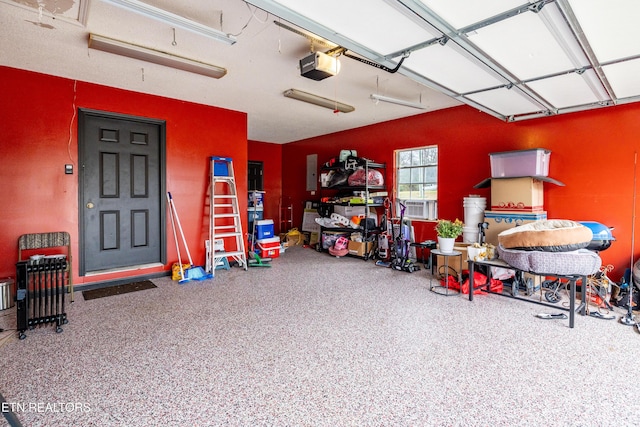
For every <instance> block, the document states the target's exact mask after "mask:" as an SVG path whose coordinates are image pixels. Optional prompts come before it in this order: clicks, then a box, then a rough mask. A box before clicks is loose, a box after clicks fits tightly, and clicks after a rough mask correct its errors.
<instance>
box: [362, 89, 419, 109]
mask: <svg viewBox="0 0 640 427" xmlns="http://www.w3.org/2000/svg"><path fill="white" fill-rule="evenodd" d="M371 99H373V100H375V101H376V102H377V101H382V102H388V103H391V104H397V105H402V106H405V107H411V108H417V109H419V110H426V109H427V107H426V106H424V105H422V104H421V103H418V102H411V101H405V100H404V99H398V98H391V97H390V96H384V95H378V94H375V93H372V94H371Z"/></svg>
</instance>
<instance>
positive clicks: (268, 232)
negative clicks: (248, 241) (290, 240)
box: [256, 219, 275, 240]
mask: <svg viewBox="0 0 640 427" xmlns="http://www.w3.org/2000/svg"><path fill="white" fill-rule="evenodd" d="M274 235H275V231H274V227H273V220H272V219H262V220H259V221H256V239H258V240H262V239H268V238H270V237H273V236H274Z"/></svg>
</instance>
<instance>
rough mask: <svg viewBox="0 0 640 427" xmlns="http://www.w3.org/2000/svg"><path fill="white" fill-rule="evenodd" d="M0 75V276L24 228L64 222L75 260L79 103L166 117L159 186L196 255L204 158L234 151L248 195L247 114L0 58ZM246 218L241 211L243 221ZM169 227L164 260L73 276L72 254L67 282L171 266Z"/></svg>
mask: <svg viewBox="0 0 640 427" xmlns="http://www.w3.org/2000/svg"><path fill="white" fill-rule="evenodd" d="M0 80H1V81H2V94H3V99H4V102H2V103H0V117H2V124H1V125H0V129H1V131H2V133H1V139H0V159H1V160H0V161H1V162H2V163H1V164H2V167H1V168H0V182H1V183H2V185H1V186H0V200H2V201H3V202H2V210H1V212H2V213H1V214H0V220H1V221H2V222H1V224H2V225H1V227H0V277H7V276H15V263H16V261H17V256H18V254H17V241H18V237H19V236H20V235H21V234H25V233H37V232H47V231H68V232H70V233H71V239H72V244H73V248H72V251H73V256H74V259H75V260H77V259H78V255H79V248H78V169H79V165H78V149H77V148H78V142H77V127H78V123H77V120H78V118H77V113H76V112H77V109H78V108H87V109H93V110H103V111H109V112H116V113H122V114H127V115H133V116H143V117H149V118H155V119H161V120H165V121H166V158H167V162H166V167H167V174H166V185H167V190H168V191H171V193H172V195H173V197H174V199H175V201H176V204H177V207H178V210H179V214H180V221H181V223H182V226H183V228H184V232H185V235H186V238H187V242H188V244H189V249H190V251H191V255H192V256H193V259H194V263H195V264H198V265H204V260H205V251H204V239H203V237H206V235H207V233H206V226H203V214H204V203H205V199H206V189H207V185H208V179H209V178H208V173H209V160H208V159H209V157H210V156H213V155H216V156H225V157H232V158H233V161H234V169H235V174H236V176H237V177H238V179H237V185H238V193H239V194H246V190H247V178H246V177H247V160H248V158H247V117H246V114H244V113H239V112H234V111H229V110H224V109H220V108H214V107H209V106H204V105H199V104H193V103H188V102H183V101H178V100H174V99H168V98H162V97H158V96H151V95H144V94H140V93H134V92H128V91H124V90H119V89H114V88H110V87H105V86H99V85H95V84H90V83H85V82H79V81H78V82H74V81H73V80H69V79H64V78H58V77H52V76H48V75H43V74H37V73H32V72H27V71H22V70H17V69H12V68H7V67H0ZM74 86H75V89H74ZM69 163H71V164H74V169H75V170H74V174H73V175H65V174H64V165H65V164H69ZM240 206H241V209H242V210H243V211H246V209H247V200H246V198H240ZM246 221H247V216H246V215H244V216H243V226H244V227H245V230H246V226H247V223H246ZM167 227H168V228H167V236H170V237H169V238H168V239H167V260H168V264H167V265H165V266H164V267H159V268H154V269H147V270H144V271H135V272H133V273H132V272H128V273H120V274H109V275H98V276H90V277H79V276H78V263H77V262H75V263H74V268H73V273H74V282H75V283H76V284H81V283H88V282H96V281H104V280H111V279H114V278H118V277H126V276H131V275H139V274H147V273H152V272H158V271H164V270H167V269H169V268H170V265H171V264H172V263H173V262H175V261H176V260H177V255H176V250H175V245H174V243H173V238H172V237H171V236H172V234H171V230H170V225H169V222H168V224H167ZM203 231H205V232H204V233H203Z"/></svg>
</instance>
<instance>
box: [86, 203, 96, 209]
mask: <svg viewBox="0 0 640 427" xmlns="http://www.w3.org/2000/svg"><path fill="white" fill-rule="evenodd" d="M94 207H95V205H94V204H93V203H91V202H89V203H87V208H88V209H93V208H94Z"/></svg>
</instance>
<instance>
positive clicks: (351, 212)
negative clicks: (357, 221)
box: [333, 205, 367, 219]
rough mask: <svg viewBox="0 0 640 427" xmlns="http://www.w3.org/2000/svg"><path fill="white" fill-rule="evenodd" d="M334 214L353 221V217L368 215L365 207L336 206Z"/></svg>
mask: <svg viewBox="0 0 640 427" xmlns="http://www.w3.org/2000/svg"><path fill="white" fill-rule="evenodd" d="M333 213H337V214H338V215H342V216H343V217H345V218H347V219H351V217H352V216H358V215H366V214H367V209H366V207H365V206H342V205H336V206H334V207H333Z"/></svg>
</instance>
